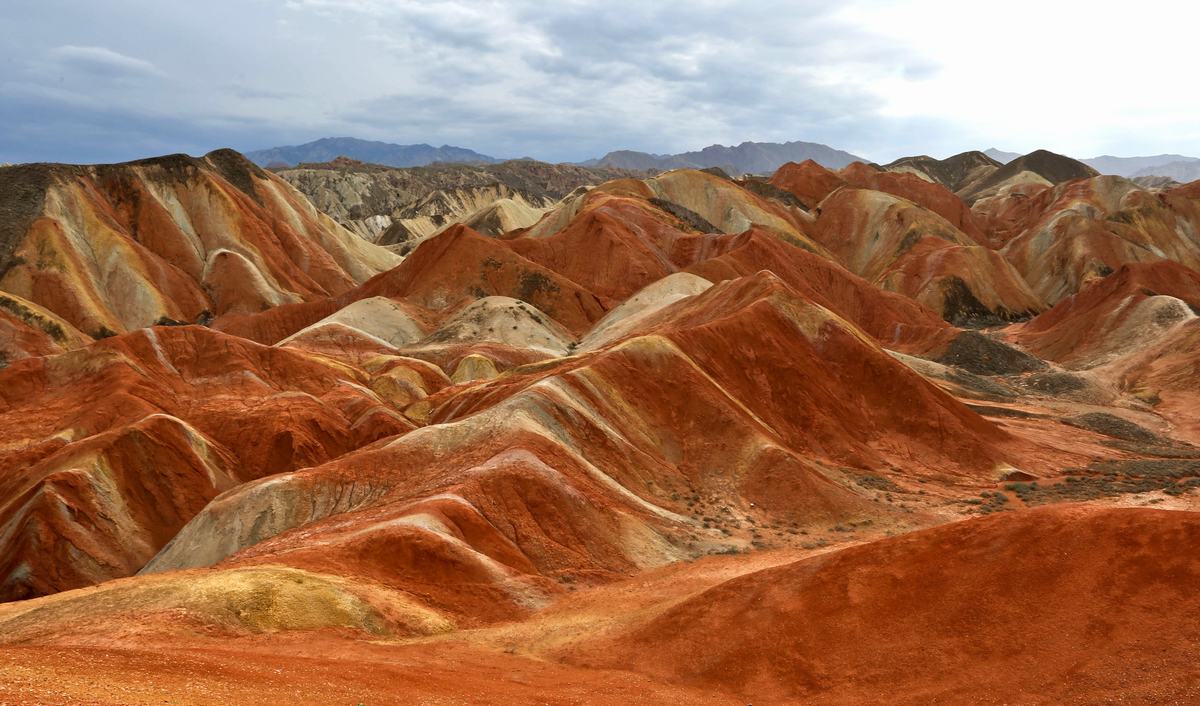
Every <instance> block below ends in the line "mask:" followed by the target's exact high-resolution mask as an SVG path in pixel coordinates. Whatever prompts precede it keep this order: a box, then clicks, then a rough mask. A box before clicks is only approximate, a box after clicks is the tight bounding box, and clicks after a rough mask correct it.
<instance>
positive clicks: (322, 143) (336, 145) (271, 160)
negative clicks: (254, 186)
mask: <svg viewBox="0 0 1200 706" xmlns="http://www.w3.org/2000/svg"><path fill="white" fill-rule="evenodd" d="M246 157H247V158H248V159H249V160H250V161H252V162H254V163H255V164H257V165H259V166H261V167H267V166H277V165H278V166H287V167H294V166H296V165H297V164H302V163H306V162H313V163H317V162H329V161H332V160H334V159H336V158H338V157H349V158H351V159H356V160H359V161H363V162H370V163H373V164H382V165H384V166H388V167H423V166H426V165H429V164H433V163H435V162H450V163H462V164H493V163H495V162H499V161H500V160H498V159H496V158H495V157H491V156H488V155H486V154H480V153H479V152H476V151H474V150H470V149H467V148H465V147H455V146H454V145H442V146H441V147H434V146H433V145H430V144H426V143H423V142H422V143H418V144H412V145H399V144H395V143H391V142H380V141H376V140H361V139H358V138H356V137H323V138H321V139H319V140H313V141H312V142H306V143H304V144H301V145H287V146H283V147H269V148H266V149H261V150H254V151H252V152H247V153H246Z"/></svg>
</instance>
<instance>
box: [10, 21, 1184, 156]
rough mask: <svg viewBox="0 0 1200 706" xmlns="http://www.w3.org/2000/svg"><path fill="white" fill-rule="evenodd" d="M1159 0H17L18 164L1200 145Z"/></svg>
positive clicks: (14, 141) (13, 43) (13, 127)
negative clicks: (183, 156) (297, 154)
mask: <svg viewBox="0 0 1200 706" xmlns="http://www.w3.org/2000/svg"><path fill="white" fill-rule="evenodd" d="M1197 5H1198V4H1196V3H1194V2H1182V1H1175V0H1160V1H1157V2H1147V3H1130V2H1128V0H1123V1H1122V2H1120V3H1117V2H1107V1H1106V0H1090V1H1087V2H1084V1H1081V0H1036V1H1034V0H1006V1H1005V2H977V1H973V0H955V1H951V0H902V1H896V0H892V1H887V0H843V1H841V2H829V0H790V1H776V0H755V1H754V2H748V1H746V0H688V1H686V2H675V1H669V0H662V1H659V0H557V1H556V2H548V1H546V0H507V1H501V0H496V1H479V2H462V1H460V2H424V1H422V0H203V2H191V1H183V0H104V1H103V2H95V1H94V0H75V1H69V0H3V2H0V37H3V42H2V43H0V66H2V67H4V70H3V71H0V162H25V161H63V162H111V161H121V160H127V159H135V158H139V157H146V156H152V155H157V154H166V153H172V152H187V153H190V154H203V153H204V152H207V151H209V150H212V149H215V148H218V147H233V148H235V149H238V150H242V151H247V150H253V149H261V148H266V147H273V146H278V145H289V144H298V143H303V142H307V141H309V140H313V139H317V138H320V137H333V136H337V137H341V136H352V137H360V138H364V139H374V140H384V141H388V142H396V143H401V144H410V143H421V142H424V143H430V144H434V145H441V144H451V145H457V146H461V147H467V148H471V149H474V150H477V151H479V152H482V153H484V154H489V155H492V156H495V157H523V156H530V157H536V158H539V159H544V160H549V161H578V160H583V159H587V158H590V157H598V156H601V155H603V154H605V153H606V152H608V151H610V150H615V149H636V150H642V151H647V152H656V153H675V152H682V151H687V150H692V149H699V148H702V147H704V146H707V145H710V144H737V143H740V142H742V141H746V140H752V141H777V142H781V141H788V140H805V141H810V142H821V143H825V144H828V145H830V146H833V147H836V148H839V149H845V150H848V151H850V152H853V153H855V154H857V155H859V156H862V157H865V158H868V159H872V160H875V161H879V162H885V161H890V160H891V159H894V158H896V157H899V156H903V155H909V154H929V155H932V156H935V157H945V156H948V155H950V154H954V153H956V152H961V151H963V150H968V149H983V148H986V147H993V146H994V147H999V148H1001V149H1004V150H1008V151H1015V152H1028V151H1031V150H1034V149H1038V148H1047V149H1051V150H1054V151H1056V152H1061V153H1064V154H1070V155H1073V156H1076V157H1091V156H1095V155H1099V154H1115V155H1120V156H1133V155H1148V154H1158V153H1163V152H1170V153H1181V154H1185V155H1195V156H1200V119H1198V118H1200V91H1197V90H1196V89H1195V86H1194V82H1193V81H1192V80H1190V73H1191V72H1190V71H1186V68H1187V67H1190V66H1192V65H1194V63H1195V52H1194V49H1193V47H1194V46H1195V33H1196V27H1197V26H1200V23H1198V22H1197V20H1200V7H1198V6H1197Z"/></svg>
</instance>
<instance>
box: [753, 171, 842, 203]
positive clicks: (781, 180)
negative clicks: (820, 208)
mask: <svg viewBox="0 0 1200 706" xmlns="http://www.w3.org/2000/svg"><path fill="white" fill-rule="evenodd" d="M770 181H771V185H772V186H774V187H777V188H780V189H783V190H784V191H787V192H789V193H791V194H793V195H794V196H796V198H798V199H800V201H801V203H803V204H804V205H805V206H807V207H808V208H809V210H812V209H814V208H816V207H817V205H819V204H820V203H821V202H822V201H824V200H825V197H826V196H828V195H830V194H832V193H833V192H834V191H836V190H837V189H840V188H841V187H843V186H845V185H846V182H845V180H843V179H842V178H841V177H840V176H838V175H837V174H836V173H834V172H831V171H829V170H828V169H826V168H825V167H822V166H821V165H819V164H817V163H816V162H814V161H812V160H811V159H806V160H804V161H803V162H801V163H800V164H796V163H795V162H788V163H787V164H785V165H783V166H782V167H780V168H779V169H777V170H776V171H775V173H774V174H772V175H771V180H770Z"/></svg>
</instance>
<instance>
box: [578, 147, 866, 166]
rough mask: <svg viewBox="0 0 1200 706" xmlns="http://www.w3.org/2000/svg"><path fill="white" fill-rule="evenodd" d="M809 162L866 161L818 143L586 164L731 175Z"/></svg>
mask: <svg viewBox="0 0 1200 706" xmlns="http://www.w3.org/2000/svg"><path fill="white" fill-rule="evenodd" d="M807 159H811V160H812V161H814V162H816V163H818V164H820V165H822V166H824V167H827V168H830V169H840V168H841V167H844V166H846V165H847V164H850V163H851V162H860V161H862V158H860V157H856V156H855V155H852V154H850V153H849V152H843V151H842V150H837V149H834V148H832V147H829V146H827V145H822V144H818V143H815V142H783V143H778V142H743V143H742V144H740V145H736V146H732V147H726V146H724V145H710V146H709V147H705V148H704V149H702V150H697V151H694V152H682V153H680V154H674V155H661V154H649V153H646V152H634V151H630V150H622V151H618V152H609V153H608V154H607V155H605V156H603V157H601V158H599V159H594V160H590V161H588V162H583V164H584V165H586V166H598V167H612V168H619V169H639V170H658V171H665V170H668V169H681V168H691V169H707V168H710V167H718V168H721V169H724V170H726V171H728V172H729V173H731V174H770V173H771V172H774V171H775V170H776V169H778V168H779V167H781V166H782V165H784V164H786V163H787V162H803V161H805V160H807Z"/></svg>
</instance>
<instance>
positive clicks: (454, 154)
mask: <svg viewBox="0 0 1200 706" xmlns="http://www.w3.org/2000/svg"><path fill="white" fill-rule="evenodd" d="M246 156H247V157H248V158H249V159H250V160H251V161H252V162H254V163H255V164H258V165H260V166H264V167H268V166H270V167H294V166H296V165H298V164H304V163H325V162H331V161H333V160H334V159H336V158H338V157H349V158H350V159H354V160H358V161H360V162H366V163H369V164H382V165H385V166H388V167H424V166H427V165H429V164H433V163H435V162H444V163H459V164H495V163H497V162H501V161H504V160H501V159H497V158H495V157H491V156H488V155H486V154H480V153H479V152H476V151H474V150H470V149H466V148H464V147H454V146H452V145H442V146H441V147H434V146H432V145H426V144H419V145H396V144H392V143H389V142H373V141H370V140H359V139H356V138H353V137H326V138H323V139H320V140H316V141H314V142H308V143H305V144H303V145H293V146H289V147H272V148H270V149H265V150H257V151H254V152H247V153H246ZM806 159H811V160H813V161H814V162H817V163H818V164H821V165H822V166H825V167H827V168H829V169H840V168H842V167H844V166H846V165H847V164H850V163H851V162H860V161H865V160H863V159H862V158H861V157H858V156H856V155H853V154H851V153H849V152H843V151H842V150H837V149H834V148H832V147H829V146H827V145H822V144H817V143H815V142H783V143H778V142H743V143H742V144H740V145H737V146H734V147H726V146H724V145H711V146H709V147H705V148H704V149H702V150H698V151H695V152H683V153H680V154H651V153H649V152H634V151H631V150H620V151H616V152H609V153H608V154H606V155H604V156H603V157H600V158H599V159H589V160H586V161H584V162H579V163H578V164H579V165H580V166H584V167H600V168H607V169H633V170H638V171H665V170H668V169H682V168H691V169H707V168H709V167H720V168H721V169H724V170H726V171H728V172H730V173H731V174H744V173H749V174H769V173H771V172H774V171H775V170H776V169H778V168H779V167H780V166H782V165H783V164H786V163H787V162H803V161H804V160H806Z"/></svg>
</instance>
